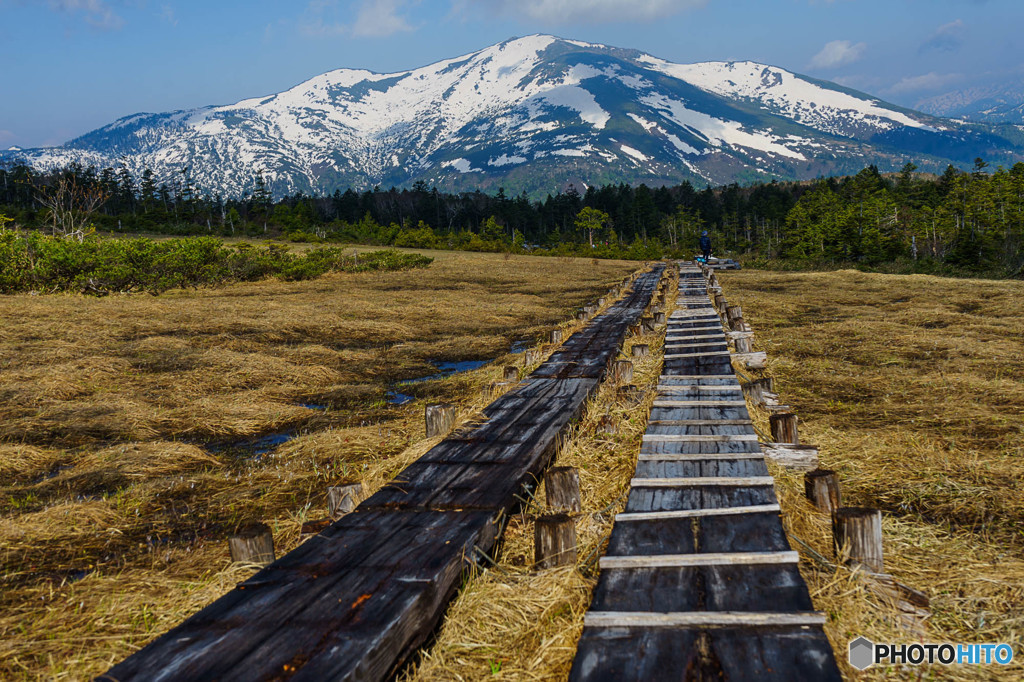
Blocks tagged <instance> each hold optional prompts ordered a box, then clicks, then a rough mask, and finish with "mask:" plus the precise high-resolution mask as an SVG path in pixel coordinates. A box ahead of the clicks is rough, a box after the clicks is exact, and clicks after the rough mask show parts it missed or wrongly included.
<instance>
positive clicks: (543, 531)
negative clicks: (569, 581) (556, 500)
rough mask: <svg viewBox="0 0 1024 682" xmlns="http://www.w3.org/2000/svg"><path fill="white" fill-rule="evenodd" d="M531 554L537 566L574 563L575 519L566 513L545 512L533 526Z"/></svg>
mask: <svg viewBox="0 0 1024 682" xmlns="http://www.w3.org/2000/svg"><path fill="white" fill-rule="evenodd" d="M533 554H534V560H535V562H536V564H537V568H539V569H544V568H554V567H555V566H568V565H572V564H575V563H576V521H575V520H573V518H572V517H571V516H569V515H568V514H547V515H544V516H541V517H539V518H538V519H537V520H536V521H535V522H534V526H533Z"/></svg>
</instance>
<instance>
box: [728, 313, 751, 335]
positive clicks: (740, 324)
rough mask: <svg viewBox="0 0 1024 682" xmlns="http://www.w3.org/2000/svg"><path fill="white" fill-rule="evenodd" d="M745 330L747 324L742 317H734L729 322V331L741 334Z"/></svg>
mask: <svg viewBox="0 0 1024 682" xmlns="http://www.w3.org/2000/svg"><path fill="white" fill-rule="evenodd" d="M746 328H747V323H746V322H745V321H744V320H743V318H742V317H734V318H732V319H731V320H729V329H731V330H733V331H734V332H742V331H745V330H746Z"/></svg>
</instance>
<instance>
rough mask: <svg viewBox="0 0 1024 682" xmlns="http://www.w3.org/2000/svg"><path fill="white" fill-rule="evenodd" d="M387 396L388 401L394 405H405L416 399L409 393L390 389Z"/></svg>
mask: <svg viewBox="0 0 1024 682" xmlns="http://www.w3.org/2000/svg"><path fill="white" fill-rule="evenodd" d="M403 383H405V382H403ZM387 396H388V397H387V401H388V402H389V403H390V404H392V405H405V404H406V403H408V402H412V401H413V400H415V398H413V397H412V396H411V395H409V394H407V393H399V392H398V391H388V393H387Z"/></svg>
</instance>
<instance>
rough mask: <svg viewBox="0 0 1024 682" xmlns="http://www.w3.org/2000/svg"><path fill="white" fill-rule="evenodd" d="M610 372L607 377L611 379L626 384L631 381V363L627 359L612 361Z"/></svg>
mask: <svg viewBox="0 0 1024 682" xmlns="http://www.w3.org/2000/svg"><path fill="white" fill-rule="evenodd" d="M610 374H611V376H610V377H609V379H611V380H612V381H614V382H616V383H622V382H625V383H627V384H628V383H630V382H632V381H633V363H632V362H630V361H629V360H615V361H614V362H612V368H611V372H610Z"/></svg>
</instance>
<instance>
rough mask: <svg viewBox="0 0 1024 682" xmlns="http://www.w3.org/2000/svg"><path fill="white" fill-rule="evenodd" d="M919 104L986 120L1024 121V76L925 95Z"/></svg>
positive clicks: (939, 111)
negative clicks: (929, 95)
mask: <svg viewBox="0 0 1024 682" xmlns="http://www.w3.org/2000/svg"><path fill="white" fill-rule="evenodd" d="M916 106H917V108H918V109H920V110H921V111H926V112H928V113H930V114H934V115H936V116H955V117H957V118H963V119H966V120H969V121H979V122H983V123H996V124H999V123H1005V124H1014V125H1024V80H1022V79H1020V78H1017V79H1011V80H1008V81H1004V80H1000V81H999V82H996V83H988V84H985V85H977V86H974V87H970V88H966V89H963V90H954V91H952V92H947V93H944V94H942V95H936V96H934V97H929V98H927V99H923V100H921V101H919V102H918V103H917V105H916Z"/></svg>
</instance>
